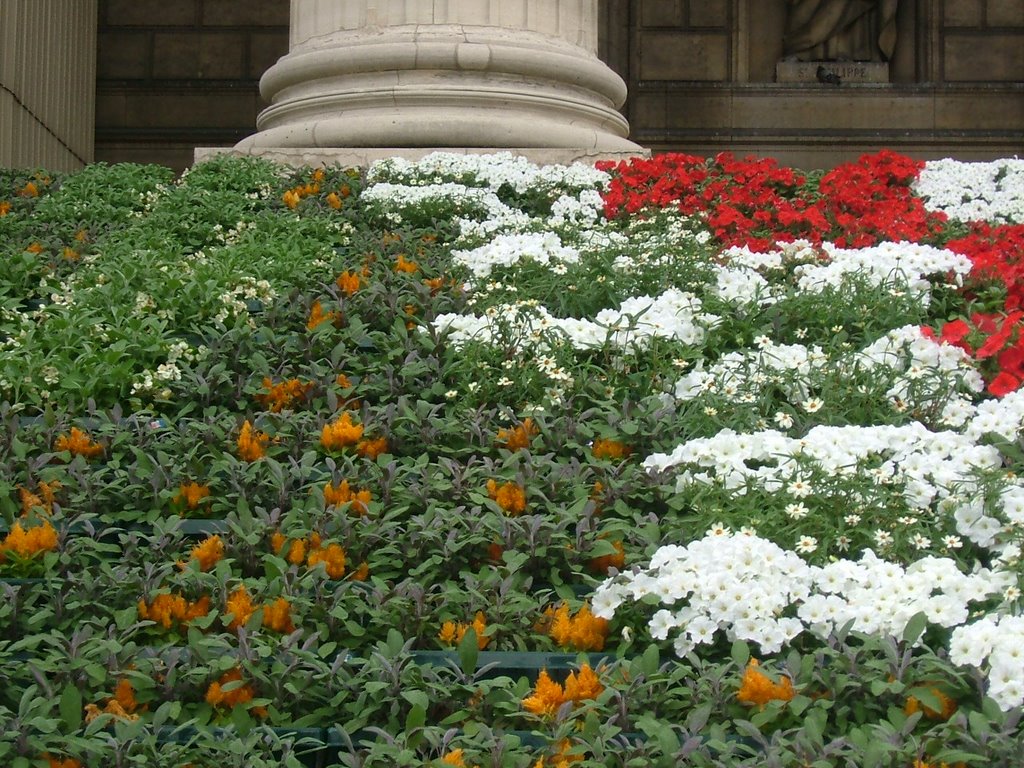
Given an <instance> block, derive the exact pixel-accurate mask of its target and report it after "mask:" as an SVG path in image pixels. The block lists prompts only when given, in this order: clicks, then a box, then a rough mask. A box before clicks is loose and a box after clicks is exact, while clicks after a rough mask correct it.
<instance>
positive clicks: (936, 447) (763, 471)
mask: <svg viewBox="0 0 1024 768" xmlns="http://www.w3.org/2000/svg"><path fill="white" fill-rule="evenodd" d="M643 466H644V468H646V469H647V470H648V471H651V472H664V471H666V470H669V469H675V470H677V471H678V474H677V479H676V492H677V493H682V492H685V491H687V489H688V488H690V487H691V486H692V485H694V484H712V483H718V484H720V485H721V486H722V487H724V488H726V489H729V490H731V491H732V492H734V493H737V494H744V493H746V492H747V491H748V489H749V488H751V487H757V488H760V489H762V490H765V491H768V492H777V493H786V492H787V489H788V488H789V487H791V485H792V483H793V482H794V481H796V480H800V479H801V478H804V477H806V476H807V475H808V474H809V473H811V472H817V473H820V474H822V475H824V476H847V477H849V476H853V475H857V476H860V477H863V479H864V481H865V484H870V483H881V484H884V485H886V486H888V487H890V488H898V489H900V491H901V494H902V498H903V502H904V503H905V504H906V505H907V509H908V511H911V512H913V511H917V512H927V513H929V514H935V515H940V514H947V515H948V514H952V516H953V519H954V520H955V523H956V528H957V531H958V532H959V533H960V534H961V535H962V536H966V537H967V538H969V539H970V540H971V541H973V542H975V543H976V544H978V545H979V546H982V547H988V548H993V549H995V550H997V551H1001V550H1002V548H1003V547H1004V545H1005V543H1006V542H1005V541H1003V540H1002V538H1001V537H1000V534H1001V533H1002V532H1003V530H1004V525H1006V524H1007V523H1014V522H1015V520H1014V519H1013V518H1012V515H1015V514H1016V509H1017V508H1016V506H1015V504H1016V499H1017V498H1018V497H1017V496H1016V495H1015V494H1009V495H1007V494H1005V493H1004V494H1003V495H1002V496H1000V499H1001V502H1000V504H1001V505H1006V504H1007V503H1008V502H1009V504H1011V506H1009V507H1008V509H1003V508H1002V506H1001V505H1000V506H996V505H992V504H989V505H986V503H985V502H984V490H985V489H986V488H987V487H990V484H991V483H992V482H994V481H992V480H991V479H990V478H988V477H987V475H989V474H991V472H990V471H994V470H996V469H998V468H999V467H1001V466H1002V456H1001V454H1000V453H999V451H998V450H997V449H996V448H995V447H993V446H991V445H979V444H977V443H975V442H974V441H973V440H971V439H970V438H969V437H967V436H966V435H962V434H960V433H957V432H950V431H944V432H932V431H930V430H929V429H928V428H927V427H925V426H924V425H923V424H921V423H920V422H911V423H909V424H906V425H902V426H892V425H878V426H865V427H861V426H841V427H835V426H828V425H819V426H816V427H813V428H812V429H810V430H809V431H808V432H807V434H806V435H804V436H803V437H802V438H794V437H789V436H787V435H784V434H782V433H781V432H778V431H776V430H765V431H762V432H754V433H738V432H735V431H733V430H731V429H725V430H722V431H721V432H719V433H718V434H717V435H714V436H713V437H707V438H696V439H693V440H689V441H687V442H685V443H682V444H681V445H678V446H676V448H675V449H674V450H673V451H672V452H671V453H669V454H664V453H655V454H652V455H651V456H648V457H647V458H646V459H645V460H644V463H643ZM1021 483H1022V481H1020V480H1019V479H1017V478H1015V477H1012V476H1004V477H1003V478H1002V479H1001V480H1000V481H999V488H1001V489H1007V488H1013V487H1019V486H1020V485H1021ZM996 514H999V515H1001V516H1003V518H1010V519H1009V520H1006V519H1000V518H999V517H996V516H995V515H996Z"/></svg>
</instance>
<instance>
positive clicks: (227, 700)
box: [206, 667, 256, 709]
mask: <svg viewBox="0 0 1024 768" xmlns="http://www.w3.org/2000/svg"><path fill="white" fill-rule="evenodd" d="M241 681H242V670H240V669H239V668H238V667H235V668H234V669H229V670H228V671H227V672H225V673H224V674H223V675H221V676H220V679H219V680H217V681H215V682H213V683H210V686H209V688H207V690H206V703H207V704H209V705H210V706H211V707H225V708H228V709H230V708H231V707H234V706H235V705H236V704H245V703H247V702H249V701H252V699H253V697H254V696H255V695H256V692H255V690H254V689H253V687H252V685H251V684H250V683H246V684H245V685H240V686H238V687H235V688H232V689H231V690H228V691H225V690H224V688H225V686H227V685H228V683H240V682H241Z"/></svg>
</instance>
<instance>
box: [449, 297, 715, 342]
mask: <svg viewBox="0 0 1024 768" xmlns="http://www.w3.org/2000/svg"><path fill="white" fill-rule="evenodd" d="M717 322H718V318H717V317H716V316H714V315H711V314H706V313H703V312H702V311H701V302H700V300H699V299H697V298H696V297H695V296H693V295H692V294H689V293H684V292H683V291H679V290H676V289H674V288H673V289H669V290H667V291H665V292H664V293H662V294H661V295H660V296H656V297H653V298H652V297H650V296H637V297H632V298H629V299H626V300H625V301H624V302H622V305H621V306H620V307H619V309H617V310H616V309H603V310H601V311H600V312H598V313H597V316H596V317H595V318H594V319H593V320H585V319H578V318H571V317H570V318H558V317H555V316H553V315H552V314H551V313H550V312H548V310H547V309H545V308H544V307H542V306H540V305H539V304H537V303H536V302H519V303H517V304H504V305H500V306H496V307H490V308H488V309H487V311H486V313H485V314H484V315H483V316H477V315H460V314H454V313H451V314H446V315H439V316H438V317H437V318H436V319H435V321H434V323H433V325H434V328H435V329H436V330H437V331H438V332H439V333H440V332H447V333H448V343H449V344H452V345H453V346H455V347H460V346H462V345H464V344H466V343H469V342H477V343H483V344H492V343H496V342H500V343H502V344H508V343H514V344H515V345H516V348H517V349H518V350H519V352H520V353H521V354H526V353H527V352H528V351H536V350H540V351H544V350H546V349H548V348H549V346H548V344H547V342H546V340H547V339H550V338H561V339H564V340H566V341H567V342H568V343H569V344H570V345H571V346H572V347H574V348H576V349H597V348H600V347H603V346H604V345H605V344H611V345H612V346H613V347H618V348H622V349H633V350H636V349H642V348H644V347H646V346H647V345H648V344H649V342H650V340H651V339H653V338H663V339H673V340H675V341H679V342H681V343H683V344H688V345H695V344H700V343H701V342H702V341H703V340H704V337H705V335H706V333H707V329H708V328H710V327H712V326H714V325H715V324H716V323H717Z"/></svg>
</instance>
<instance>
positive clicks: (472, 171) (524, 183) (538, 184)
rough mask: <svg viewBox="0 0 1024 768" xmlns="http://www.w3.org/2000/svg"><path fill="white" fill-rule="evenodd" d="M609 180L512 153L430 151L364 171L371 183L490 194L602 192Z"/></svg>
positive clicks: (582, 168)
mask: <svg viewBox="0 0 1024 768" xmlns="http://www.w3.org/2000/svg"><path fill="white" fill-rule="evenodd" d="M610 179H611V177H610V176H609V175H608V174H607V173H605V172H604V171H599V170H597V169H596V168H594V167H593V166H592V165H587V164H584V163H574V164H572V165H568V166H566V165H545V166H538V165H535V164H534V163H532V162H530V161H529V160H527V159H526V158H525V157H522V156H520V155H513V154H512V153H511V152H496V153H493V154H458V153H454V152H432V153H431V154H429V155H426V156H424V157H423V158H421V159H420V160H416V161H411V160H405V159H402V158H387V159H384V160H378V161H377V162H375V163H373V164H372V165H371V166H370V168H369V171H368V172H367V181H368V182H369V183H370V184H371V185H372V184H379V183H381V182H390V183H392V184H403V185H422V184H440V183H442V182H445V181H458V182H460V183H462V184H469V185H471V186H476V187H486V188H488V189H491V190H493V191H497V190H499V189H501V188H502V187H503V186H506V185H507V186H509V187H511V188H512V189H514V190H515V191H516V192H519V193H522V192H526V191H527V190H530V189H565V190H575V191H580V190H585V189H603V188H605V187H606V186H607V184H608V182H609V181H610Z"/></svg>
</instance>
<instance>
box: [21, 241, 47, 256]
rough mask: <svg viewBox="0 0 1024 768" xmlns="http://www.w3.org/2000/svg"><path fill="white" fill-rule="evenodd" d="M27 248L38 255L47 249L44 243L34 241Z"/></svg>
mask: <svg viewBox="0 0 1024 768" xmlns="http://www.w3.org/2000/svg"><path fill="white" fill-rule="evenodd" d="M25 250H26V251H28V252H29V253H34V254H36V255H37V256H38V255H39V254H40V253H42V252H43V251H45V250H46V249H45V248H44V247H43V244H42V243H32V244H31V245H29V246H28V248H26V249H25Z"/></svg>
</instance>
